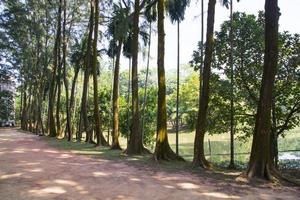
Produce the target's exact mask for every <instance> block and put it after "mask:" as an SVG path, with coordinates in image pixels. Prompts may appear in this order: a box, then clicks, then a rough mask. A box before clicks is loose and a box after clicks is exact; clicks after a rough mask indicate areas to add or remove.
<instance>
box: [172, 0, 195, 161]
mask: <svg viewBox="0 0 300 200" xmlns="http://www.w3.org/2000/svg"><path fill="white" fill-rule="evenodd" d="M189 3H190V0H169V1H168V6H167V9H168V10H167V11H168V13H169V15H170V19H171V22H172V23H175V22H177V93H176V155H177V156H178V155H179V153H178V145H179V144H178V136H179V117H178V114H179V111H178V108H179V85H180V84H179V73H180V69H179V65H180V35H179V34H180V22H181V21H182V20H184V14H185V10H186V7H187V6H188V5H189Z"/></svg>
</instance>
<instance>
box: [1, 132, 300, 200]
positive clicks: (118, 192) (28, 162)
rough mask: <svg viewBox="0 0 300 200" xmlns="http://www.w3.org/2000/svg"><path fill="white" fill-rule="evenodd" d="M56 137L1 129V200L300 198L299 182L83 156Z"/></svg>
mask: <svg viewBox="0 0 300 200" xmlns="http://www.w3.org/2000/svg"><path fill="white" fill-rule="evenodd" d="M51 141H52V140H50V139H47V138H45V137H39V136H36V135H32V134H29V133H24V132H20V131H17V130H15V129H0V199H1V200H22V199H23V200H34V199H39V200H43V199H60V200H62V199H70V200H77V199H78V200H90V199H91V200H93V199H103V200H108V199H128V200H130V199H137V200H140V199H143V200H147V199H151V200H153V199H172V200H174V199H180V200H182V199H188V200H192V199H197V200H198V199H285V200H286V199H293V200H295V199H299V198H300V189H299V188H297V187H295V186H283V185H280V184H269V183H260V184H258V186H257V185H253V184H250V183H246V182H241V181H240V180H238V179H237V178H236V177H238V175H236V174H235V173H232V174H233V175H231V174H230V173H228V174H221V173H216V172H206V171H201V170H200V169H197V171H196V172H191V171H189V170H178V171H177V170H168V169H166V168H165V167H161V165H156V166H152V165H147V164H139V165H137V164H135V163H132V162H129V161H126V160H122V159H107V158H106V157H105V156H98V157H95V156H89V155H80V154H77V153H75V152H74V151H71V150H66V149H62V148H58V147H55V146H53V145H51ZM149 162H150V161H148V162H146V163H149Z"/></svg>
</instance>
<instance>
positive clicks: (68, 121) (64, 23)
mask: <svg viewBox="0 0 300 200" xmlns="http://www.w3.org/2000/svg"><path fill="white" fill-rule="evenodd" d="M63 7H64V9H63V61H62V62H63V77H64V85H65V93H66V111H67V125H66V128H67V133H68V141H71V138H72V128H71V113H70V107H69V83H68V79H67V63H66V62H67V61H66V59H67V58H66V57H67V36H66V34H67V33H66V23H67V1H66V0H64V1H63Z"/></svg>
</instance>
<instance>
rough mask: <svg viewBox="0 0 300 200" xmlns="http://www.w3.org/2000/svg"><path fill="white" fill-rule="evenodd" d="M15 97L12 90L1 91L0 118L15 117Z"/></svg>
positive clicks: (9, 118)
mask: <svg viewBox="0 0 300 200" xmlns="http://www.w3.org/2000/svg"><path fill="white" fill-rule="evenodd" d="M13 114H14V98H13V94H12V92H10V91H7V90H3V91H0V119H1V120H11V119H14V115H13Z"/></svg>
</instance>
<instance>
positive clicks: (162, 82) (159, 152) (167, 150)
mask: <svg viewBox="0 0 300 200" xmlns="http://www.w3.org/2000/svg"><path fill="white" fill-rule="evenodd" d="M157 11H158V21H157V29H158V48H157V52H158V56H157V75H158V102H157V133H156V145H155V151H154V159H155V160H175V159H181V158H180V157H179V156H177V155H176V154H175V153H174V152H173V150H172V149H171V147H170V145H169V141H168V133H167V103H166V77H165V66H164V55H165V31H164V18H165V16H164V15H165V13H164V12H165V8H164V0H158V3H157Z"/></svg>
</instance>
